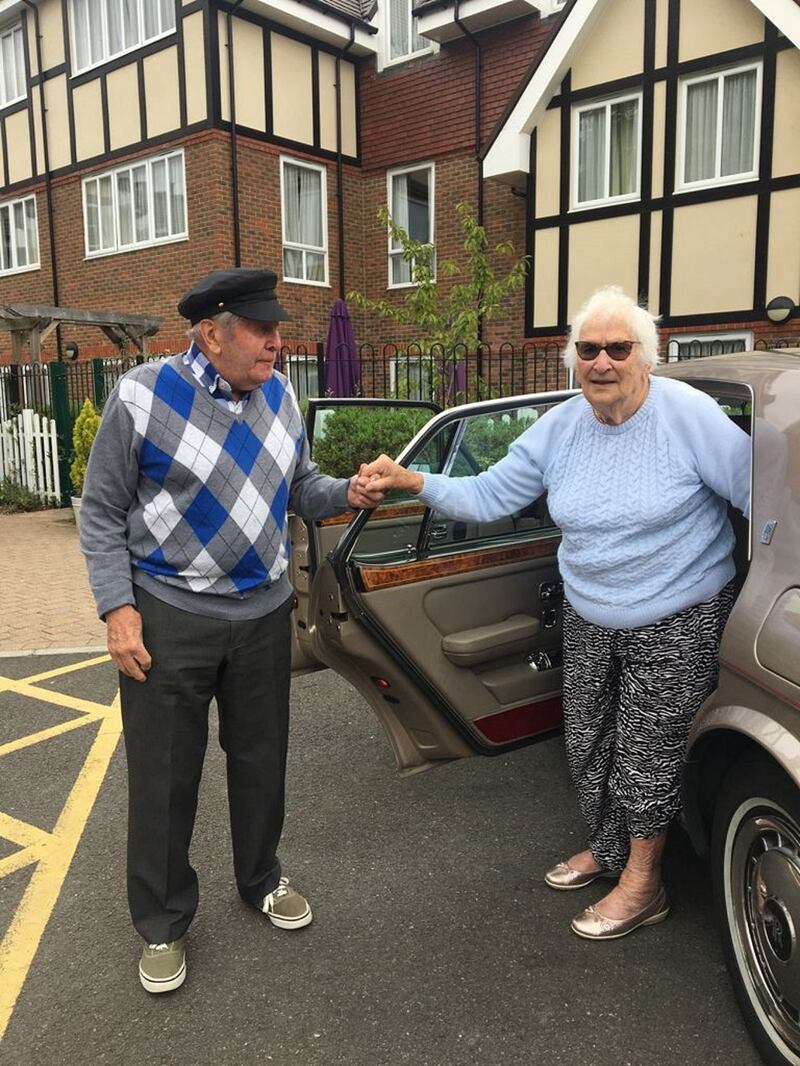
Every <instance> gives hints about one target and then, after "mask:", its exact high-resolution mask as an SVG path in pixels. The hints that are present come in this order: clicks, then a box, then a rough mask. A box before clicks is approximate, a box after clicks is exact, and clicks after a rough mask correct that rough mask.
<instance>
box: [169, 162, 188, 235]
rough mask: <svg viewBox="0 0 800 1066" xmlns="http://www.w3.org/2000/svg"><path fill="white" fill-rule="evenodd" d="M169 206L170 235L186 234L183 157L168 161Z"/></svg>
mask: <svg viewBox="0 0 800 1066" xmlns="http://www.w3.org/2000/svg"><path fill="white" fill-rule="evenodd" d="M169 204H170V213H171V218H172V230H171V232H172V233H185V232H186V189H185V186H184V181H183V156H180V155H174V156H172V157H171V158H170V160H169Z"/></svg>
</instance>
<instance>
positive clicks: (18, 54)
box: [14, 26, 26, 96]
mask: <svg viewBox="0 0 800 1066" xmlns="http://www.w3.org/2000/svg"><path fill="white" fill-rule="evenodd" d="M24 48H25V45H24V40H23V36H22V29H21V28H20V27H19V26H18V27H17V28H16V29H15V30H14V67H15V69H16V75H17V82H16V92H15V94H14V95H15V96H25V91H26V90H25V52H24Z"/></svg>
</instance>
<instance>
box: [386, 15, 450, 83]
mask: <svg viewBox="0 0 800 1066" xmlns="http://www.w3.org/2000/svg"><path fill="white" fill-rule="evenodd" d="M414 7H415V3H414V0H409V19H410V23H411V24H410V26H409V38H408V39H409V40H411V39H412V36H413V34H412V33H411V31H412V30H413V27H414V21H413V20H414V18H415V16H414ZM391 22H392V20H391V14H390V10H389V0H378V28H379V33H380V40H381V48H380V49H379V52H378V60H379V65H378V70H383V69H384V67H396V66H398V65H400V64H402V63H408V62H409V61H410V60H412V59H420V58H421V57H422V56H429V55H433V54H434V53H435V52H438V51H439V45H438V44H437V43H436V42H435V41H428V43H427V45H426V46H425V47H424V48H419V49H418V50H417V51H416V52H406V53H405V54H404V55H401V56H395V57H394V58H392V39H391V33H392V28H391Z"/></svg>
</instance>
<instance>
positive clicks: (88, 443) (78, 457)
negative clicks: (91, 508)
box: [69, 397, 100, 496]
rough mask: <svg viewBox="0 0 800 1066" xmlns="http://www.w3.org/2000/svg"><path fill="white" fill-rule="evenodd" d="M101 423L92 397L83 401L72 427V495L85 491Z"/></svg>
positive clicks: (70, 469)
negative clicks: (84, 482) (90, 456)
mask: <svg viewBox="0 0 800 1066" xmlns="http://www.w3.org/2000/svg"><path fill="white" fill-rule="evenodd" d="M99 425H100V415H99V413H98V411H97V408H96V407H95V405H94V404H93V403H92V401H91V400H90V399H88V397H87V399H85V400H84V401H83V407H82V408H81V413H80V414H79V415H78V417H77V418H76V419H75V425H74V426H73V427H72V465H71V466H70V468H69V476H70V480H71V481H72V495H73V496H80V494H81V493H82V492H83V479H84V478H85V477H86V464H87V463H88V462H89V452H90V451H91V450H92V444H93V443H94V438H95V434H96V433H97V429H98V427H99Z"/></svg>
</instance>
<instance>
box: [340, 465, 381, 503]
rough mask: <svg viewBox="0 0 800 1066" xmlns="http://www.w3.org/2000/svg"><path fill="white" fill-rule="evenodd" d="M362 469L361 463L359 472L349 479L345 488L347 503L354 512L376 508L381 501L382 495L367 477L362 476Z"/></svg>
mask: <svg viewBox="0 0 800 1066" xmlns="http://www.w3.org/2000/svg"><path fill="white" fill-rule="evenodd" d="M363 469H364V464H363V463H362V464H361V468H360V469H359V472H358V473H357V474H355V475H354V476H353V477H351V478H350V484H349V485H348V486H347V502H348V503H349V504H350V506H351V507H352V508H353V510H354V511H361V510H363V509H369V508H372V507H377V506H378V504H379V503H381V502H382V501H383V493H382V492H379V491H378V490H377V489H376V488H375V487H374V485H373V483H372V482H371V481H370V479H369V478H368V477H364V476H363V475H362V473H361V471H362V470H363Z"/></svg>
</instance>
